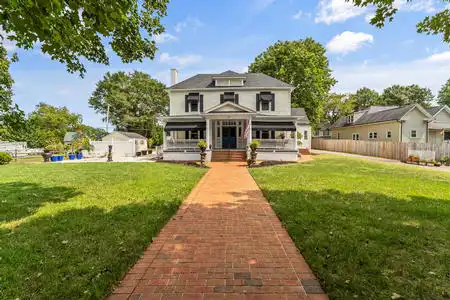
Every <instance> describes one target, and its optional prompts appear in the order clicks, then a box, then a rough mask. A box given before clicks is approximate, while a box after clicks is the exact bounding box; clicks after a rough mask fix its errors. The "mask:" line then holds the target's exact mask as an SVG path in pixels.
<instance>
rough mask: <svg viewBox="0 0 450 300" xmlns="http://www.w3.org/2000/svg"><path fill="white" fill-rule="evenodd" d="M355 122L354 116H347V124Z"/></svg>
mask: <svg viewBox="0 0 450 300" xmlns="http://www.w3.org/2000/svg"><path fill="white" fill-rule="evenodd" d="M353 120H354V118H353V115H349V116H347V124H351V123H353Z"/></svg>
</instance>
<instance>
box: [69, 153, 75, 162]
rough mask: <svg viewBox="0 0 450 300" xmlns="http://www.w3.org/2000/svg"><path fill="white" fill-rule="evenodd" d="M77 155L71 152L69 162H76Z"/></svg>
mask: <svg viewBox="0 0 450 300" xmlns="http://www.w3.org/2000/svg"><path fill="white" fill-rule="evenodd" d="M75 156H76V155H75V153H73V152H69V160H75Z"/></svg>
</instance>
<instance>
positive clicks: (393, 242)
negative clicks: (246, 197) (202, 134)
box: [251, 156, 450, 299]
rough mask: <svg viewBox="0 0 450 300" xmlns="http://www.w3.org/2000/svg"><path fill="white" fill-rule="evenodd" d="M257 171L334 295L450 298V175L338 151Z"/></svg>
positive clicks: (305, 253) (378, 297) (296, 241)
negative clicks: (350, 156) (372, 160)
mask: <svg viewBox="0 0 450 300" xmlns="http://www.w3.org/2000/svg"><path fill="white" fill-rule="evenodd" d="M251 173H252V175H253V176H254V178H255V179H256V181H257V182H258V184H259V185H260V186H261V188H262V189H263V192H264V194H265V195H266V197H267V198H268V200H269V201H270V203H271V204H272V206H273V208H274V209H275V211H276V212H277V214H278V215H279V217H280V219H281V220H282V222H283V224H284V225H285V226H286V229H287V230H288V232H289V233H290V235H291V237H292V238H293V240H294V241H295V243H296V245H297V247H298V248H299V250H300V251H301V252H302V254H303V255H304V256H305V258H306V260H307V262H308V263H309V264H310V266H311V268H312V269H313V271H314V272H315V274H316V276H317V277H318V278H319V280H320V282H321V283H322V285H323V287H324V288H325V290H326V292H327V293H328V294H329V296H330V299H355V298H358V299H391V297H392V296H394V298H393V299H395V295H394V293H396V294H398V295H401V296H403V298H402V299H449V297H450V174H448V173H444V172H437V171H431V170H424V169H419V168H418V169H414V168H412V167H408V166H399V165H391V164H385V163H378V162H368V161H365V160H360V159H354V158H345V157H338V156H319V157H316V159H315V160H314V161H312V162H309V163H303V164H296V165H285V166H275V167H269V168H260V169H251Z"/></svg>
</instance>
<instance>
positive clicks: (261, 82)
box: [170, 71, 292, 90]
mask: <svg viewBox="0 0 450 300" xmlns="http://www.w3.org/2000/svg"><path fill="white" fill-rule="evenodd" d="M229 72H232V73H229ZM223 74H230V75H231V76H242V77H245V80H244V85H243V86H242V87H241V86H236V87H233V89H234V88H236V89H239V88H248V87H255V88H291V87H292V86H291V85H290V84H287V83H286V82H283V81H281V80H278V79H276V78H273V77H270V76H268V75H266V74H262V73H241V74H240V73H235V72H233V71H226V72H224V73H221V74H197V75H195V76H192V77H190V78H188V79H186V80H183V81H181V82H179V83H177V84H174V85H172V86H171V87H170V89H173V90H177V89H204V88H214V87H215V86H214V82H213V77H221V76H230V75H223Z"/></svg>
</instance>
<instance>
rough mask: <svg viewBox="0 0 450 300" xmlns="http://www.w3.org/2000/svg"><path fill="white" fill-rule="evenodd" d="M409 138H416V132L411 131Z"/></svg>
mask: <svg viewBox="0 0 450 300" xmlns="http://www.w3.org/2000/svg"><path fill="white" fill-rule="evenodd" d="M409 137H410V138H417V130H414V129H413V130H411V132H410V134H409Z"/></svg>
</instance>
